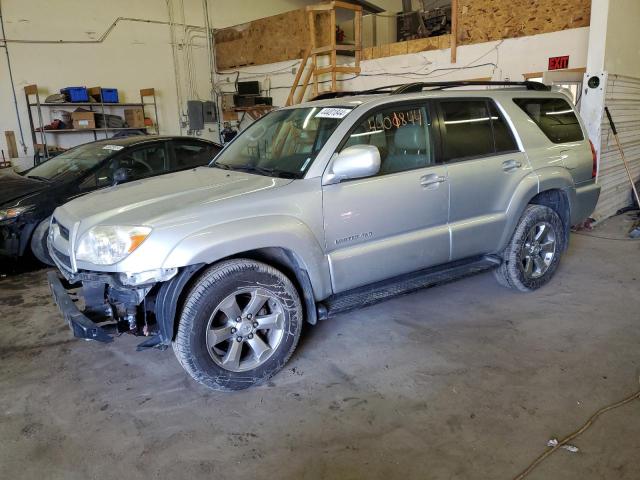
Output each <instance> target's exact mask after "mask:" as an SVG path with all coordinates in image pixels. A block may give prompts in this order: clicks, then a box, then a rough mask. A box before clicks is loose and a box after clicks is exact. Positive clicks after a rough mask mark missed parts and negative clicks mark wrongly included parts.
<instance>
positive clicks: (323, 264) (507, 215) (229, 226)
mask: <svg viewBox="0 0 640 480" xmlns="http://www.w3.org/2000/svg"><path fill="white" fill-rule="evenodd" d="M470 85H476V83H473V84H472V83H469V82H466V83H444V84H432V83H417V84H410V85H404V86H399V87H398V86H393V87H385V88H380V89H377V90H370V91H367V92H349V93H347V92H341V93H336V94H325V95H322V96H321V97H322V98H319V99H317V100H315V101H312V102H309V103H306V104H303V105H298V106H294V107H289V108H283V109H280V110H277V111H274V112H272V113H270V114H268V115H266V116H265V117H263V118H262V119H260V120H258V121H257V122H255V123H254V124H252V125H251V126H250V127H249V128H247V129H246V130H245V131H244V132H243V133H242V134H241V135H239V136H238V137H237V138H236V139H235V140H234V141H233V142H232V143H230V144H229V145H228V146H227V147H226V148H225V149H224V150H223V151H222V152H221V153H220V154H219V155H218V156H217V157H216V158H215V159H214V160H213V161H212V162H211V164H210V165H209V167H200V168H195V169H193V170H189V171H185V172H180V173H175V174H169V175H164V176H160V177H157V178H150V179H146V180H141V181H136V182H132V183H129V184H126V185H118V186H114V187H111V188H108V189H105V190H101V191H98V192H95V193H92V194H90V195H87V196H84V197H82V198H79V199H77V200H73V201H71V202H70V203H67V204H66V205H64V206H62V207H60V208H58V209H57V210H56V211H55V213H54V216H53V219H52V222H51V228H50V235H49V239H48V245H49V250H50V254H51V256H52V258H53V259H54V260H55V262H56V264H57V266H58V267H59V270H60V272H61V274H62V276H59V275H58V274H57V273H56V272H50V274H49V282H50V285H51V289H52V292H53V295H54V297H55V300H56V303H57V304H58V305H59V307H60V309H61V310H62V312H63V314H64V317H65V319H66V320H67V321H68V322H69V324H70V326H71V327H72V329H73V332H74V334H75V335H76V336H77V337H81V338H85V339H93V340H98V341H103V342H110V341H112V340H113V338H114V337H113V335H112V333H114V332H123V331H127V332H131V333H134V334H136V335H141V336H145V337H146V338H145V339H144V341H143V342H142V343H141V344H140V345H139V349H144V348H150V347H156V348H161V349H164V348H167V347H168V346H170V345H172V346H173V349H174V352H175V354H176V356H177V358H178V360H179V361H180V363H181V364H182V366H183V367H184V368H185V370H186V371H187V372H188V373H189V374H190V375H191V376H192V377H193V378H194V379H196V380H197V381H198V382H200V383H202V384H204V385H206V386H208V387H210V388H214V389H219V390H238V389H242V388H246V387H249V386H251V385H254V384H256V383H260V382H263V381H265V380H266V379H268V378H269V377H271V376H272V375H273V374H275V373H276V372H277V371H278V370H280V369H281V368H282V367H283V366H284V365H285V363H286V362H287V360H288V359H289V357H290V356H291V354H292V353H293V351H294V349H295V347H296V344H297V343H298V339H299V337H300V331H301V329H302V325H303V323H305V322H307V323H310V324H315V323H316V322H317V321H318V320H322V319H325V318H328V317H330V316H331V315H333V314H335V313H337V312H343V311H345V310H349V309H352V308H360V307H362V306H364V305H369V304H371V303H374V302H377V301H380V300H382V299H384V298H387V297H390V296H392V295H398V294H400V293H406V292H409V291H413V290H416V289H418V288H423V287H426V286H431V285H434V284H438V283H443V282H446V281H450V280H452V279H455V278H459V277H461V276H465V275H469V274H472V273H476V272H479V271H483V270H487V269H493V270H494V272H495V276H496V278H497V279H498V281H499V282H500V283H501V284H502V285H505V286H507V287H511V288H515V289H518V290H522V291H530V290H534V289H537V288H539V287H541V286H542V285H544V284H546V283H547V282H548V281H549V280H550V279H551V277H552V276H553V275H554V273H555V271H556V269H557V268H558V263H559V261H560V255H561V253H562V252H563V251H564V250H566V248H567V245H568V241H569V231H570V227H571V225H574V224H577V223H580V222H582V221H583V220H584V219H586V218H587V217H588V215H589V214H590V213H591V212H592V210H593V209H594V207H595V205H596V202H597V200H598V196H599V193H600V188H599V187H598V186H597V185H596V183H595V174H596V160H595V155H594V153H593V149H592V148H591V147H590V143H589V140H588V139H587V136H586V133H585V129H584V127H583V126H582V125H581V123H580V120H579V117H578V115H576V112H575V110H574V108H573V106H572V105H571V103H570V102H569V101H568V99H567V97H566V96H565V95H564V94H562V93H559V92H552V91H550V90H548V88H547V87H545V86H544V85H542V84H536V83H530V82H522V83H503V84H500V85H499V86H496V85H494V84H490V85H486V84H485V83H477V85H479V86H480V85H482V88H476V89H475V90H470V89H468V88H467V89H462V90H461V89H455V88H454V87H460V86H465V87H469V86H470ZM485 85H486V86H485ZM487 87H489V88H487ZM498 87H500V88H498ZM71 289H74V290H75V291H74V293H73V294H72V296H70V294H69V293H68V292H67V290H71ZM75 295H77V296H78V297H79V298H81V299H82V302H80V303H77V302H76V301H74V300H75V298H76V297H75ZM72 298H73V299H74V300H72ZM78 304H82V305H83V309H82V311H81V310H80V309H79V308H78V307H77V305H78Z"/></svg>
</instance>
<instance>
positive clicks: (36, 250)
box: [31, 217, 55, 266]
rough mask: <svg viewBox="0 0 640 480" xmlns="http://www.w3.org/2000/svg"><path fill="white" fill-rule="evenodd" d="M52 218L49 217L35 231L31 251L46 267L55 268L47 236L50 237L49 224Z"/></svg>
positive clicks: (32, 236)
mask: <svg viewBox="0 0 640 480" xmlns="http://www.w3.org/2000/svg"><path fill="white" fill-rule="evenodd" d="M50 222H51V217H47V218H46V219H44V220H43V221H42V222H40V223H39V224H38V226H37V227H36V228H35V230H34V231H33V235H31V251H32V252H33V256H34V257H36V258H37V259H38V260H39V261H40V262H42V263H44V264H45V265H50V266H55V263H53V259H52V258H51V256H50V255H49V249H48V248H47V236H48V235H49V223H50Z"/></svg>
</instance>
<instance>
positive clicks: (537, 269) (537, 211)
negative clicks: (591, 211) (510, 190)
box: [494, 205, 564, 292]
mask: <svg viewBox="0 0 640 480" xmlns="http://www.w3.org/2000/svg"><path fill="white" fill-rule="evenodd" d="M563 238H564V228H563V226H562V220H560V217H559V216H558V214H557V213H556V212H554V211H553V210H552V209H550V208H549V207H545V206H543V205H529V206H527V208H526V209H525V211H524V213H523V214H522V217H521V218H520V221H519V222H518V225H517V227H516V230H515V232H514V233H513V237H512V238H511V241H510V242H509V244H508V245H507V247H506V248H505V250H504V252H503V256H502V258H503V262H502V265H500V267H498V268H497V269H496V270H494V272H495V276H496V279H497V280H498V283H500V284H501V285H503V286H505V287H510V288H515V289H517V290H520V291H522V292H529V291H531V290H535V289H537V288H540V287H541V286H543V285H544V284H546V283H547V282H548V281H549V280H551V277H553V275H554V273H555V272H556V269H557V268H558V264H559V262H560V253H561V247H562V242H563Z"/></svg>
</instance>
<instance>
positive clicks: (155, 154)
mask: <svg viewBox="0 0 640 480" xmlns="http://www.w3.org/2000/svg"><path fill="white" fill-rule="evenodd" d="M166 165H167V162H166V155H165V148H164V144H163V143H161V144H155V145H150V146H148V147H144V148H139V149H137V150H132V151H128V152H124V153H123V154H121V155H118V156H117V157H116V158H114V159H113V161H112V162H111V164H110V165H109V168H110V169H111V171H110V173H109V174H110V175H111V176H113V172H115V171H116V170H117V169H118V168H124V169H126V170H127V172H128V174H129V180H137V179H139V178H145V177H150V176H152V175H157V174H159V173H163V172H166V171H167V167H166Z"/></svg>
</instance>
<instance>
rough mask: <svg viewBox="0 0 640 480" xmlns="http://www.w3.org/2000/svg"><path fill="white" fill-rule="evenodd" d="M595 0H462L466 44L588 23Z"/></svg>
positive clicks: (460, 19)
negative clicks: (592, 2)
mask: <svg viewBox="0 0 640 480" xmlns="http://www.w3.org/2000/svg"><path fill="white" fill-rule="evenodd" d="M590 15H591V0H562V1H558V0H458V39H459V43H460V44H462V45H467V44H470V43H481V42H488V41H491V40H502V39H503V38H515V37H524V36H526V35H537V34H539V33H548V32H556V31H559V30H566V29H569V28H578V27H588V26H589V17H590Z"/></svg>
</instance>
